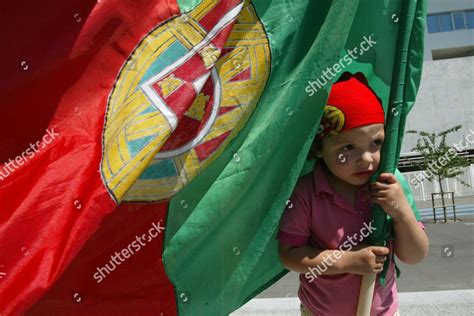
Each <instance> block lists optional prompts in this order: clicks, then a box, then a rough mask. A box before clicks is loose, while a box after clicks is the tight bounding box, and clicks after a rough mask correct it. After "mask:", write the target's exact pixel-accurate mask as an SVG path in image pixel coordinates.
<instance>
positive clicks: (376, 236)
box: [356, 0, 419, 316]
mask: <svg viewBox="0 0 474 316" xmlns="http://www.w3.org/2000/svg"><path fill="white" fill-rule="evenodd" d="M418 2H419V1H418V0H415V1H404V2H402V8H401V14H400V17H399V18H398V17H397V19H399V20H400V22H401V25H400V29H399V37H398V42H397V56H396V59H395V64H394V65H398V67H395V69H394V73H393V77H392V85H391V89H390V90H391V91H390V98H389V104H388V109H387V115H386V117H387V119H386V124H385V135H386V138H385V142H384V145H383V149H382V158H383V159H382V162H381V165H380V167H379V169H378V170H379V171H378V172H377V173H376V174H375V175H374V177H373V178H372V179H371V181H375V179H376V178H377V177H378V175H379V174H380V173H382V172H390V173H394V172H395V169H396V166H397V162H398V158H399V153H400V148H401V141H402V139H403V132H404V126H401V125H404V124H405V116H406V115H407V113H406V107H405V98H404V92H405V82H406V73H407V70H406V67H407V65H408V64H407V60H408V51H409V43H410V36H411V32H412V28H413V23H414V19H415V12H416V8H417V6H418ZM372 217H373V221H374V226H375V227H376V228H377V230H376V231H375V232H374V233H373V234H372V235H370V236H369V243H370V244H371V245H373V246H385V245H386V238H387V233H389V232H390V229H391V228H390V227H388V221H387V214H386V213H385V212H384V211H383V209H382V208H381V207H380V206H379V205H378V204H374V205H373V206H372ZM388 258H390V256H389V257H388ZM390 261H391V260H386V261H385V263H384V270H383V271H386V270H387V269H388V265H389V264H390ZM375 280H376V274H375V273H371V274H365V275H363V276H362V281H361V287H360V292H359V300H358V305H357V314H356V315H357V316H369V315H370V311H371V308H372V298H373V295H374V289H375Z"/></svg>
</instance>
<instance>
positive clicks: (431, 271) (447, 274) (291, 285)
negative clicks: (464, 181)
mask: <svg viewBox="0 0 474 316" xmlns="http://www.w3.org/2000/svg"><path fill="white" fill-rule="evenodd" d="M472 200H473V199H472V197H471V198H469V199H466V201H465V202H467V203H472ZM424 204H425V203H422V205H419V208H420V209H421V208H422V207H427V206H425V205H424ZM428 206H429V205H428ZM423 221H424V222H425V226H426V233H427V234H428V237H429V240H430V248H429V253H428V256H427V257H426V258H425V260H424V261H423V262H421V263H419V264H417V265H414V266H413V265H405V264H403V263H401V262H400V261H399V260H398V261H397V262H398V263H399V267H400V270H401V275H400V278H399V279H397V285H398V291H399V293H401V294H400V313H401V315H446V314H448V313H449V314H452V315H456V316H457V315H474V310H473V306H474V294H473V293H474V231H473V230H474V216H472V215H464V216H462V217H461V218H460V220H458V221H457V222H454V221H452V220H450V221H448V222H447V223H444V222H438V223H436V224H435V223H433V222H432V220H431V218H428V219H427V218H425V219H424V220H423ZM297 290H298V273H295V272H289V273H288V274H287V275H286V276H284V277H283V278H282V279H280V280H279V281H278V282H276V283H275V284H274V285H272V286H271V287H270V288H268V289H267V290H265V291H264V292H262V293H261V294H260V295H258V296H257V297H256V299H254V300H252V301H250V302H249V304H250V305H252V304H257V305H258V306H260V305H262V304H263V305H264V306H267V305H269V304H271V305H274V304H277V305H275V306H274V307H270V310H273V312H270V311H268V312H269V314H270V313H271V314H272V315H274V316H275V315H297V314H298V313H297V309H294V308H293V307H292V306H293V305H294V304H296V305H295V306H299V305H298V304H299V300H298V299H297V295H296V293H297ZM446 290H451V291H449V292H452V291H453V290H470V291H461V292H453V293H456V296H453V295H450V294H449V292H448V291H446ZM433 291H435V292H433ZM408 292H417V293H410V294H409V295H408ZM403 293H407V295H404V294H403ZM453 293H451V294H453ZM460 293H462V295H461V294H460ZM402 297H405V299H404V300H402ZM411 297H415V299H410V298H411ZM270 298H274V299H273V300H265V299H270ZM275 298H279V299H277V300H275ZM283 298H286V299H284V300H283V301H284V302H285V300H288V301H286V303H284V304H283V305H282V308H283V307H284V306H286V307H284V308H283V309H285V308H287V309H289V310H288V314H285V312H284V311H283V312H282V313H279V312H278V309H279V307H278V306H280V305H279V304H278V303H277V302H278V301H281V300H282V299H283ZM430 298H431V300H430ZM262 299H263V300H262ZM423 300H425V301H423ZM291 302H296V303H294V304H293V303H291ZM422 302H424V303H422ZM259 304H260V305H259ZM247 305H248V304H247ZM271 305H270V306H271ZM257 309H258V308H257ZM251 310H252V309H251ZM253 310H255V309H253ZM238 312H239V313H233V314H231V315H234V314H235V315H265V314H266V312H263V310H262V313H254V312H251V311H250V310H247V311H246V309H245V306H244V307H242V308H241V309H239V311H238ZM295 313H296V314H295Z"/></svg>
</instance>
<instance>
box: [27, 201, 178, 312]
mask: <svg viewBox="0 0 474 316" xmlns="http://www.w3.org/2000/svg"><path fill="white" fill-rule="evenodd" d="M167 209H168V203H161V204H159V205H157V204H122V205H120V206H119V207H118V208H117V209H116V210H115V211H114V212H113V213H112V214H110V215H108V216H107V217H106V218H105V219H104V221H103V222H102V224H101V228H100V230H98V231H97V232H96V233H95V234H94V236H92V238H91V239H89V240H88V241H87V243H86V244H85V245H84V247H83V248H82V250H81V251H80V252H79V254H78V255H77V257H76V258H75V259H74V261H73V262H72V263H71V264H70V265H69V267H68V268H67V270H66V271H65V272H64V273H63V274H62V275H61V277H60V279H59V280H58V281H57V282H56V283H55V285H54V286H53V287H52V288H51V290H50V291H49V292H48V293H47V294H46V295H45V296H44V297H43V298H42V299H41V300H40V301H39V302H38V303H37V304H35V305H34V306H33V307H32V308H31V309H30V310H29V311H28V314H29V315H51V311H54V313H55V314H58V315H78V316H80V315H150V316H151V315H154V316H156V315H158V316H159V315H177V311H176V305H175V303H174V302H175V297H174V289H173V286H172V285H171V284H170V283H169V281H168V278H167V276H166V274H165V271H164V270H163V265H162V260H161V253H162V245H163V238H164V230H163V229H166V228H164V223H166V218H165V216H166V214H167ZM125 227H126V229H124V228H125Z"/></svg>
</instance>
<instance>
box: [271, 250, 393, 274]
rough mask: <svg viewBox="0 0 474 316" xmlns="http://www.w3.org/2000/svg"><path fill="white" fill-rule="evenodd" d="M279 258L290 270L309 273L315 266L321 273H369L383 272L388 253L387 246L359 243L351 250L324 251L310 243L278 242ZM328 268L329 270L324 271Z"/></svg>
mask: <svg viewBox="0 0 474 316" xmlns="http://www.w3.org/2000/svg"><path fill="white" fill-rule="evenodd" d="M278 252H279V255H280V261H281V262H282V264H283V265H284V266H285V267H286V268H287V269H288V270H292V271H296V272H299V273H305V274H306V273H309V272H310V271H311V269H312V268H316V267H319V269H317V270H316V269H314V270H313V272H316V271H317V273H318V274H321V275H330V274H340V273H356V274H369V273H379V272H381V271H382V268H383V262H384V261H385V260H386V259H387V257H386V255H387V254H388V253H389V249H388V248H387V247H376V246H368V245H366V244H360V245H357V246H356V247H353V248H352V249H350V251H340V250H321V249H316V248H313V247H310V246H290V245H285V244H283V243H281V242H279V244H278ZM325 268H327V270H325Z"/></svg>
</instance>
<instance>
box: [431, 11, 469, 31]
mask: <svg viewBox="0 0 474 316" xmlns="http://www.w3.org/2000/svg"><path fill="white" fill-rule="evenodd" d="M426 24H427V26H428V33H438V32H451V31H454V30H464V29H474V11H473V10H470V11H456V12H446V13H438V14H432V15H428V16H427V23H426Z"/></svg>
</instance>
